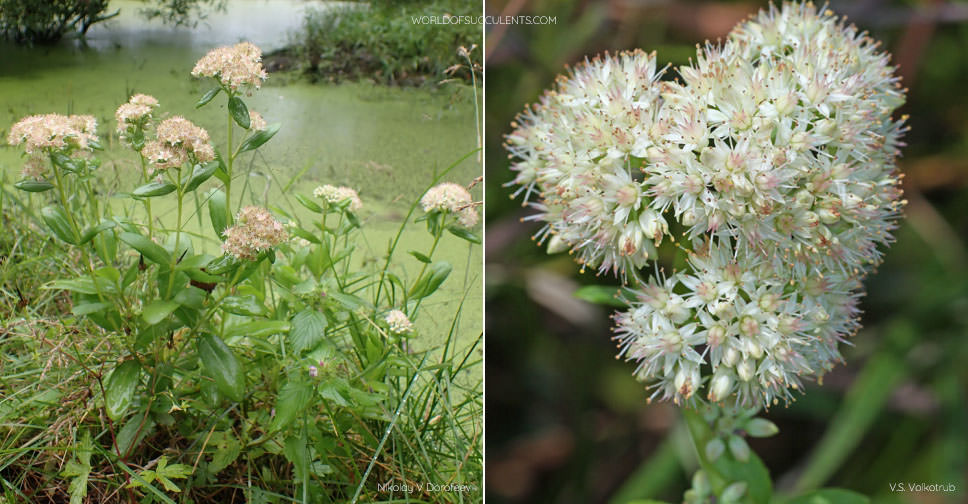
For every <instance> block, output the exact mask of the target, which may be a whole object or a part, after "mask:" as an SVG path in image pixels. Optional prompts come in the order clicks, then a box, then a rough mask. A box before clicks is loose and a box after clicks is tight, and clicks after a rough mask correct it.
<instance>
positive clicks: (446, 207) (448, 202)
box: [420, 182, 479, 227]
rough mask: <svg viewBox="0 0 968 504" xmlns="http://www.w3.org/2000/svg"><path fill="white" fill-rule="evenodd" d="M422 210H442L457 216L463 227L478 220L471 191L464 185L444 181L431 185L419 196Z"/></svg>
mask: <svg viewBox="0 0 968 504" xmlns="http://www.w3.org/2000/svg"><path fill="white" fill-rule="evenodd" d="M420 205H421V206H423V210H424V212H444V213H450V214H453V215H455V216H457V222H458V223H459V224H460V225H461V226H464V227H473V226H475V225H477V222H478V219H479V217H478V212H477V208H476V204H475V203H474V200H473V198H472V197H471V193H470V192H468V190H467V189H465V188H464V186H462V185H459V184H454V183H453V182H444V183H442V184H437V185H435V186H434V187H431V188H430V189H429V190H428V191H427V192H426V193H425V194H424V195H423V198H420Z"/></svg>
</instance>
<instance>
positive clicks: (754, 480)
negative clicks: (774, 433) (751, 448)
mask: <svg viewBox="0 0 968 504" xmlns="http://www.w3.org/2000/svg"><path fill="white" fill-rule="evenodd" d="M731 448H732V447H731ZM713 467H715V469H716V470H717V471H719V473H720V474H722V475H723V477H724V478H726V480H727V481H730V482H735V481H742V482H745V483H746V484H747V488H746V492H747V495H749V498H750V500H751V501H752V502H753V504H769V502H770V498H771V497H772V496H773V482H772V481H771V480H770V473H769V471H767V469H766V466H765V465H763V461H761V460H760V458H759V457H757V456H756V454H754V453H752V452H750V453H749V460H747V461H746V462H743V461H740V460H737V459H736V458H735V457H734V456H733V454H732V453H729V452H727V453H724V454H723V456H721V457H719V460H717V461H716V462H714V463H713Z"/></svg>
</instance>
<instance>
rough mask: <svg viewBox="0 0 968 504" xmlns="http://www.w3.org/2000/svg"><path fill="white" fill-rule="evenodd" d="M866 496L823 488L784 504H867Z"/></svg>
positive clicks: (868, 500) (848, 491)
mask: <svg viewBox="0 0 968 504" xmlns="http://www.w3.org/2000/svg"><path fill="white" fill-rule="evenodd" d="M869 502H870V499H868V498H867V497H866V496H864V495H861V494H859V493H856V492H851V491H850V490H843V489H840V488H823V489H820V490H814V491H812V492H809V493H806V494H804V495H801V496H799V497H796V498H793V499H790V500H788V501H787V502H786V504H867V503H869Z"/></svg>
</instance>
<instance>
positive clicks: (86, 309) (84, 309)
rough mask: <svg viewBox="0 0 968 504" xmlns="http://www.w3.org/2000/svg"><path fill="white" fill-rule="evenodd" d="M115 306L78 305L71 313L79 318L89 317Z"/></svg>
mask: <svg viewBox="0 0 968 504" xmlns="http://www.w3.org/2000/svg"><path fill="white" fill-rule="evenodd" d="M112 306H114V305H113V304H111V303H84V304H77V305H74V307H73V308H71V313H73V314H74V315H77V316H78V317H81V316H84V315H88V314H91V313H97V312H99V311H103V310H107V309H108V308H110V307H112Z"/></svg>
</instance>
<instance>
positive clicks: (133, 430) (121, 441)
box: [117, 414, 155, 453]
mask: <svg viewBox="0 0 968 504" xmlns="http://www.w3.org/2000/svg"><path fill="white" fill-rule="evenodd" d="M154 428H155V421H154V420H152V419H151V417H149V418H144V415H140V414H139V415H132V416H131V418H129V419H128V421H127V422H125V424H124V427H122V428H121V430H120V431H118V438H117V442H118V450H120V451H121V453H128V452H129V451H130V450H131V447H133V446H137V445H138V444H139V443H141V441H142V440H143V439H144V438H145V437H147V436H148V434H151V432H152V430H154ZM135 436H137V437H135Z"/></svg>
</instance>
